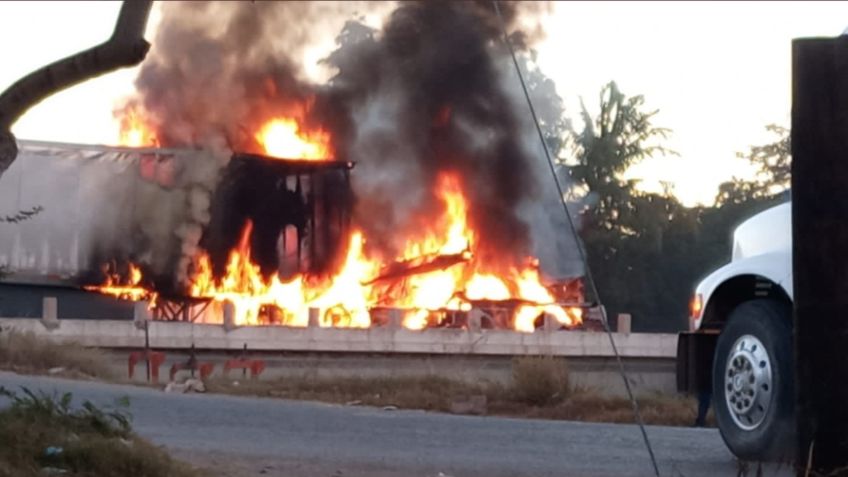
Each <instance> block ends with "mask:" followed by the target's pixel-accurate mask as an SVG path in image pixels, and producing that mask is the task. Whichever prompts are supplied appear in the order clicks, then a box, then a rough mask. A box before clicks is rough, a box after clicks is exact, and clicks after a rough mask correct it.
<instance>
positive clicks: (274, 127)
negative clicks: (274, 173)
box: [256, 118, 331, 160]
mask: <svg viewBox="0 0 848 477" xmlns="http://www.w3.org/2000/svg"><path fill="white" fill-rule="evenodd" d="M256 140H257V141H258V142H259V144H260V145H262V147H263V149H264V150H265V153H266V154H268V155H270V156H274V157H280V158H286V159H303V160H326V159H327V158H329V157H330V156H331V153H330V135H329V134H327V133H326V132H324V131H321V130H317V131H302V130H301V127H300V125H298V123H297V121H295V120H294V119H291V118H274V119H272V120H270V121H268V122H267V123H265V125H264V126H262V128H261V129H260V130H259V132H258V133H256Z"/></svg>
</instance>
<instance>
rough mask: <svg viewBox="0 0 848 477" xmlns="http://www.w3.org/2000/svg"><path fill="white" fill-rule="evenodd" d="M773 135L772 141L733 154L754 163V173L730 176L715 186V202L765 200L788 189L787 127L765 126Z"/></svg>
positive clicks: (789, 153) (789, 159)
mask: <svg viewBox="0 0 848 477" xmlns="http://www.w3.org/2000/svg"><path fill="white" fill-rule="evenodd" d="M766 130H768V131H769V132H770V133H772V134H773V135H776V136H777V137H776V138H775V140H774V141H773V142H770V143H768V144H764V145H760V146H751V147H750V148H749V150H748V151H747V152H739V153H737V154H736V157H738V158H740V159H743V160H745V161H747V162H749V163H750V164H752V165H754V166H756V168H757V169H756V176H755V177H754V178H753V179H751V180H742V179H739V178H733V179H732V180H730V181H728V182H725V183H723V184H721V185H720V186H719V192H718V195H717V196H716V204H718V205H719V206H721V205H724V204H743V203H746V202H749V201H757V200H765V201H766V202H769V201H770V200H771V199H772V198H775V197H776V196H778V195H779V194H781V193H783V192H784V191H786V190H788V189H789V182H790V178H791V171H790V168H791V165H792V148H791V144H790V143H789V130H788V129H786V128H784V127H782V126H778V125H776V124H769V125H768V126H766Z"/></svg>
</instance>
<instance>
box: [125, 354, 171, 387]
mask: <svg viewBox="0 0 848 477" xmlns="http://www.w3.org/2000/svg"><path fill="white" fill-rule="evenodd" d="M139 361H147V363H148V364H149V365H150V379H151V380H153V382H154V383H158V382H159V366H161V365H162V363H164V362H165V353H161V352H159V351H133V352H132V353H130V359H129V377H130V379H132V378H133V375H135V365H136V364H138V362H139Z"/></svg>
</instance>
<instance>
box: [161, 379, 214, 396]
mask: <svg viewBox="0 0 848 477" xmlns="http://www.w3.org/2000/svg"><path fill="white" fill-rule="evenodd" d="M165 392H166V393H183V394H185V393H205V392H206V385H205V384H203V381H201V380H199V379H197V378H188V379H186V380H185V381H184V382H182V383H180V382H177V381H171V382H170V383H168V384H167V385H165Z"/></svg>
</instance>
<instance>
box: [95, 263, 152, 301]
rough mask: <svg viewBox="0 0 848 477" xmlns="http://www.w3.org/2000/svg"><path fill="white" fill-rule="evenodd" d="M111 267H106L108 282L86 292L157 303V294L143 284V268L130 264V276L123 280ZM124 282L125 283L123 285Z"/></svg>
mask: <svg viewBox="0 0 848 477" xmlns="http://www.w3.org/2000/svg"><path fill="white" fill-rule="evenodd" d="M110 268H111V267H109V266H106V267H105V269H104V271H105V273H106V280H105V282H104V283H103V285H99V286H86V287H83V288H85V289H86V290H90V291H96V292H99V293H103V294H106V295H112V296H114V297H117V298H120V299H122V300H132V301H141V300H150V302H151V304H152V303H155V301H156V293H155V292H152V291H150V290H148V289H147V288H145V287H144V286H143V285H142V284H141V279H142V273H141V268H139V267H138V266H137V265H135V264H133V263H130V264H129V274H128V275H129V276H128V277H126V279H125V280H122V279H121V276H120V274H118V273H115V272H113V271H111V269H110ZM122 282H123V283H122Z"/></svg>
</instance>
